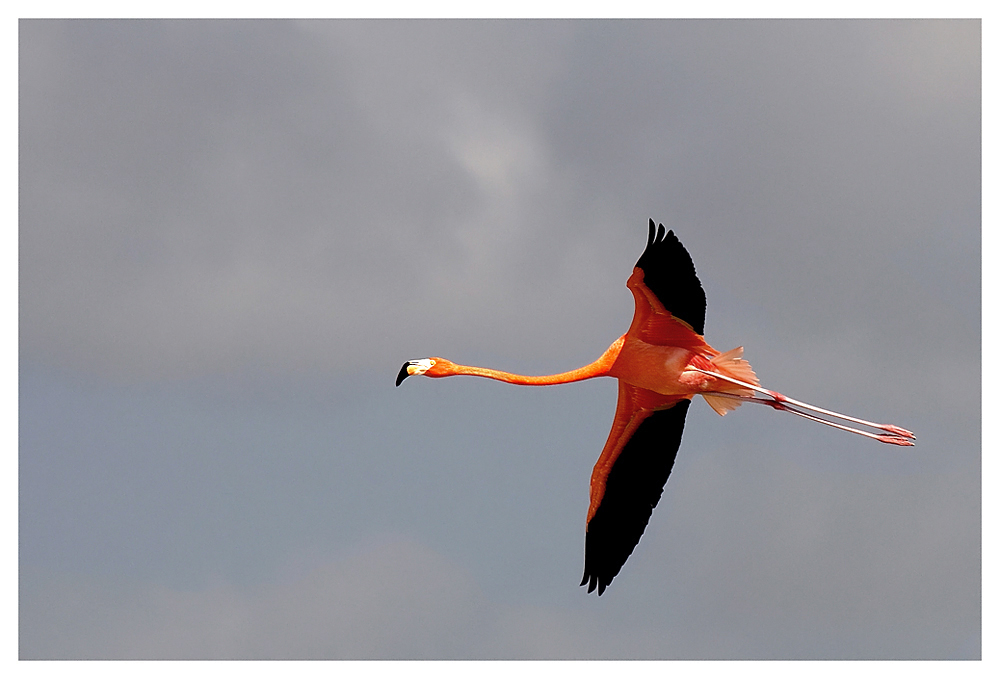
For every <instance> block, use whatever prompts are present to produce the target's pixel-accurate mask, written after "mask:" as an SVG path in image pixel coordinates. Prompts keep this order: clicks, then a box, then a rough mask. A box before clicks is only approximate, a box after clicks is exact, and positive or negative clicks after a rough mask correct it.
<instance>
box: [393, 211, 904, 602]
mask: <svg viewBox="0 0 1000 679" xmlns="http://www.w3.org/2000/svg"><path fill="white" fill-rule="evenodd" d="M626 285H627V286H628V288H629V290H631V291H632V296H633V297H634V298H635V315H634V316H633V318H632V324H631V325H630V326H629V329H628V332H626V333H625V334H624V335H622V336H621V337H619V338H618V339H617V340H615V341H614V343H613V344H612V345H611V346H610V347H608V349H607V351H605V352H604V353H603V354H602V355H601V357H600V358H598V359H597V360H596V361H594V362H593V363H591V364H589V365H585V366H583V367H582V368H577V369H576V370H570V371H569V372H564V373H559V374H557V375H543V376H527V375H515V374H513V373H508V372H503V371H500V370H493V369H490V368H478V367H475V366H467V365H459V364H457V363H452V362H451V361H449V360H447V359H444V358H439V357H436V356H435V357H431V358H422V359H418V360H412V361H407V362H406V363H404V364H403V367H402V368H401V369H400V371H399V375H398V376H397V377H396V386H397V387H398V386H399V385H400V384H401V383H402V382H403V380H404V379H406V378H407V377H409V376H410V375H424V376H426V377H451V376H452V375H474V376H477V377H486V378H489V379H492V380H499V381H501V382H509V383H511V384H523V385H531V386H535V385H548V384H565V383H568V382H577V381H579V380H587V379H591V378H594V377H614V378H617V379H618V405H617V408H616V409H615V418H614V422H613V423H612V425H611V433H610V434H609V435H608V440H607V443H605V444H604V450H603V451H602V452H601V455H600V457H599V458H598V460H597V464H596V465H594V470H593V473H592V474H591V476H590V507H589V509H588V510H587V524H586V531H587V532H586V547H585V555H584V571H583V580H582V581H581V582H580V585H581V586H583V585H587V586H588V587H587V593H588V594H589V593H591V592H593V591H594V589H595V588H596V589H597V595H598V596H601V595H602V594H604V590H605V589H606V588H607V587H608V585H609V584H610V583H611V581H612V580H613V579H614V578H615V576H616V575H618V573H619V572H620V571H621V568H622V566H623V565H624V564H625V561H626V560H627V559H628V557H629V556H630V555H631V554H632V551H633V550H634V549H635V547H636V545H637V544H638V543H639V539H640V538H641V537H642V533H643V531H644V530H645V529H646V524H647V523H648V522H649V518H650V516H651V515H652V512H653V508H654V507H656V504H657V502H659V500H660V496H661V495H662V494H663V489H664V487H665V485H666V483H667V478H668V477H669V476H670V471H671V469H672V468H673V465H674V460H675V458H676V456H677V450H678V448H679V447H680V443H681V434H682V432H683V430H684V418H685V416H686V415H687V411H688V407H689V406H690V405H691V400H692V399H693V398H694V397H695V396H696V395H699V394H700V395H701V396H702V397H703V398H704V399H705V401H706V402H707V403H708V405H709V406H711V407H712V409H713V410H715V412H717V413H718V414H719V415H725V414H726V413H727V412H728V411H730V410H733V409H735V408H737V407H739V406H740V405H742V404H744V403H757V404H762V405H766V406H770V407H771V408H774V409H775V410H778V411H781V412H786V413H793V414H795V415H798V416H800V417H804V418H807V419H809V420H812V421H814V422H820V423H822V424H826V425H829V426H831V427H836V428H837V429H841V430H844V431H848V432H852V433H854V434H860V435H862V436H866V437H868V438H871V439H874V440H876V441H880V442H882V443H889V444H894V445H897V446H912V445H913V440H914V439H915V438H916V437H915V436H914V435H913V433H912V432H910V431H907V430H906V429H903V428H901V427H897V426H895V425H891V424H876V423H874V422H868V421H866V420H862V419H859V418H856V417H851V416H849V415H842V414H840V413H836V412H833V411H831V410H826V409H824V408H818V407H816V406H812V405H809V404H808V403H803V402H802V401H797V400H795V399H792V398H789V397H787V396H785V395H784V394H781V393H779V392H777V391H772V390H770V389H765V388H763V387H762V386H761V385H760V382H759V381H758V379H757V376H756V374H755V373H754V371H753V369H752V368H751V367H750V364H749V363H748V362H747V361H745V360H744V359H743V347H737V348H735V349H731V350H729V351H727V352H725V353H720V352H719V351H717V350H715V349H713V348H712V347H711V346H709V344H708V343H707V342H705V338H704V337H703V335H704V332H705V291H704V289H702V287H701V282H700V281H699V280H698V276H697V275H696V273H695V269H694V263H693V262H692V260H691V255H689V254H688V251H687V250H686V249H685V248H684V246H683V245H681V243H680V241H679V240H678V239H677V236H675V235H674V232H673V231H668V232H666V234H664V229H663V224H660V225H659V228H658V229H657V228H656V226H655V225H654V223H653V220H652V219H650V220H649V236H648V238H647V239H646V249H645V250H644V251H643V253H642V255H641V256H640V257H639V260H638V261H637V262H636V265H635V268H634V269H633V270H632V276H631V277H630V278H629V279H628V282H627V284H626ZM806 411H809V412H806ZM813 413H815V414H813ZM821 415H823V416H827V417H829V418H834V419H837V420H840V421H841V422H850V423H853V424H857V425H861V426H864V427H868V428H871V429H874V430H876V431H877V432H880V433H873V432H869V431H864V430H862V429H857V428H855V427H851V426H849V425H847V424H841V423H838V422H833V421H830V420H829V419H825V418H824V417H821Z"/></svg>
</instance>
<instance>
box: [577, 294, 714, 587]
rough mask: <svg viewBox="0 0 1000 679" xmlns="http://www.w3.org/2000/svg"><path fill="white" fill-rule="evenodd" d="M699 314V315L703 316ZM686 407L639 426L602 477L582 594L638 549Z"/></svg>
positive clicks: (589, 530)
mask: <svg viewBox="0 0 1000 679" xmlns="http://www.w3.org/2000/svg"><path fill="white" fill-rule="evenodd" d="M703 313H704V312H703ZM690 405H691V401H689V400H687V399H683V400H681V401H679V402H678V403H677V404H676V405H674V406H672V407H670V408H667V409H666V410H656V411H653V412H652V413H651V414H650V415H648V416H647V417H646V419H645V420H643V422H642V424H640V425H639V427H638V428H637V429H636V430H635V433H634V434H633V435H632V438H630V439H629V441H628V443H626V444H625V447H624V448H623V449H622V452H621V453H620V454H619V455H618V458H617V459H616V460H615V463H614V466H613V467H612V468H611V471H610V472H608V480H607V486H606V488H605V490H604V498H603V499H602V500H601V504H600V506H599V507H598V508H597V512H596V513H595V514H594V516H593V518H591V519H590V523H588V524H587V552H586V556H585V557H584V568H583V581H582V582H581V583H580V584H581V585H585V584H588V581H589V586H588V588H587V593H588V594H589V593H590V592H593V591H594V588H597V594H598V596H600V595H601V594H604V590H605V588H606V587H607V586H608V585H609V584H611V581H612V580H613V579H614V577H615V576H616V575H618V571H620V570H621V569H622V566H623V565H624V564H625V561H626V559H628V557H629V555H630V554H631V553H632V550H633V549H635V546H636V545H637V544H639V538H641V537H642V533H643V531H644V530H646V524H647V523H649V517H650V515H652V513H653V507H655V506H656V503H657V502H659V501H660V496H661V495H662V494H663V487H664V486H665V485H666V483H667V478H668V477H669V476H670V470H671V469H673V467H674V459H676V457H677V449H678V448H680V445H681V434H682V433H683V432H684V418H685V416H686V415H687V411H688V406H690Z"/></svg>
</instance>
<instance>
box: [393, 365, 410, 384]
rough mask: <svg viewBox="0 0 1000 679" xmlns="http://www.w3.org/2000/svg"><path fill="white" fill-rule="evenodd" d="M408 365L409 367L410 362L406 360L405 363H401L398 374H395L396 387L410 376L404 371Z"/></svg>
mask: <svg viewBox="0 0 1000 679" xmlns="http://www.w3.org/2000/svg"><path fill="white" fill-rule="evenodd" d="M409 367H410V362H409V361H407V362H406V363H404V364H403V367H402V368H401V369H400V371H399V374H398V375H396V386H397V387H398V386H399V385H401V384H402V383H403V380H405V379H406V378H407V377H409V376H410V373H408V372H406V369H407V368H409Z"/></svg>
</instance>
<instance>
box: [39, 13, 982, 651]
mask: <svg viewBox="0 0 1000 679" xmlns="http://www.w3.org/2000/svg"><path fill="white" fill-rule="evenodd" d="M19 56H20V84H19V87H20V121H19V122H20V137H19V145H20V194H19V201H20V243H19V245H20V319H19V320H20V423H19V424H20V486H19V490H20V585H21V589H20V653H21V656H22V657H26V658H28V657H30V658H56V657H57V658H121V657H140V658H151V657H155V658H168V657H169V658H175V657H176V658H210V657H227V658H231V657H237V658H262V657H268V658H272V657H273V658H285V657H289V658H311V657H319V658H481V657H489V658H633V657H634V658H972V657H979V656H980V610H981V607H980V591H981V590H980V576H981V572H980V529H981V523H980V503H981V493H980V488H981V485H980V483H981V479H980V417H979V413H980V398H979V397H980V368H981V365H980V364H981V362H980V319H981V314H980V304H981V295H980V234H981V231H980V224H981V217H980V195H981V178H980V126H981V117H980V111H981V95H980V74H981V71H980V24H979V23H978V22H973V21H966V22H962V21H888V22H883V21H854V22H852V21H811V22H808V21H807V22H803V21H547V22H546V21H482V22H469V21H446V22H440V21H420V22H360V21H325V22H287V21H282V22H253V21H221V22H207V21H200V22H179V21H128V22H125V21H112V22H107V21H72V22H63V21H22V22H21V24H20V55H19ZM650 217H652V218H654V219H656V220H657V221H660V222H663V223H664V225H666V226H667V227H668V228H672V229H674V230H675V232H676V233H677V235H678V237H679V238H680V239H681V241H682V242H683V243H684V244H685V246H686V247H687V249H688V250H689V251H690V252H691V254H692V256H693V258H694V261H695V265H696V267H697V269H698V273H699V276H700V277H701V280H702V283H703V285H704V287H705V289H706V292H707V295H708V314H707V321H706V337H707V339H708V341H709V342H711V343H712V344H713V345H714V346H715V347H716V348H718V349H720V350H726V349H729V348H732V347H733V346H737V345H741V344H742V345H744V346H745V347H746V357H747V358H748V359H749V361H750V362H751V364H752V365H753V366H754V368H755V369H756V371H757V374H758V376H759V377H760V378H761V380H762V381H763V383H764V384H765V385H767V386H770V387H772V388H776V389H780V390H782V391H783V392H785V393H787V394H789V395H792V396H795V397H798V398H802V399H804V400H807V401H809V402H812V403H817V404H820V405H824V406H828V407H831V408H834V409H836V410H841V411H844V412H848V413H852V414H855V415H859V416H862V417H866V418H871V419H875V420H879V421H887V422H893V423H896V424H899V425H902V426H904V427H907V428H910V429H913V430H914V431H916V433H917V435H918V446H917V447H916V448H912V449H907V450H904V449H898V448H893V447H889V446H879V445H877V444H875V443H870V442H868V441H866V440H863V439H861V438H860V437H854V436H850V435H848V434H844V433H841V432H836V431H833V430H825V429H826V428H820V427H817V426H814V425H810V424H809V423H806V422H804V421H801V420H798V419H796V418H791V417H785V416H782V415H779V414H777V413H774V412H772V411H770V410H768V409H762V408H756V409H755V408H753V407H745V408H742V409H740V410H739V411H737V412H734V413H732V414H730V415H728V416H727V417H726V418H725V419H720V418H719V417H718V416H717V415H715V414H714V413H713V412H711V410H710V408H708V406H707V405H706V404H704V403H703V402H701V401H696V403H695V404H694V405H693V406H692V408H691V412H690V414H689V415H688V423H687V427H686V431H685V437H684V442H683V444H682V447H681V451H680V453H679V455H678V459H677V464H676V466H675V468H674V472H673V475H672V477H671V479H670V481H669V482H668V484H667V488H666V491H665V493H664V496H663V499H662V500H661V502H660V504H659V506H658V507H657V509H656V511H655V512H654V514H653V518H652V520H651V522H650V525H649V528H648V529H647V531H646V534H645V536H644V537H643V539H642V541H641V542H640V544H639V547H638V548H637V550H636V552H635V553H634V554H633V556H632V557H631V559H630V560H629V561H628V563H627V564H626V565H625V567H624V569H623V570H622V572H621V574H620V575H619V576H618V577H617V578H616V579H615V581H614V583H613V584H612V586H611V588H610V589H609V590H608V591H607V592H606V593H605V595H604V596H603V597H601V598H600V599H598V598H597V597H595V596H590V597H588V596H586V594H585V593H584V590H583V589H581V588H578V587H577V583H578V582H579V578H580V576H581V574H582V568H583V544H584V530H583V529H584V519H585V516H586V507H587V497H588V496H587V483H588V480H589V476H590V471H591V467H592V466H593V464H594V462H595V461H596V458H597V455H598V454H599V452H600V450H601V447H602V446H603V443H604V440H605V438H606V436H607V430H608V427H609V426H610V423H611V419H612V416H613V412H614V403H615V385H614V382H613V380H598V381H593V382H588V383H581V384H574V385H565V386H561V387H552V388H544V389H542V388H539V389H526V388H518V387H513V386H510V385H503V384H496V383H492V382H488V381H485V380H476V379H471V378H469V379H463V378H456V379H453V380H443V381H430V380H410V381H407V382H406V383H405V384H404V385H403V386H402V387H400V388H399V389H394V388H393V387H392V381H393V378H394V376H395V374H396V371H398V369H399V366H400V364H401V363H402V362H403V361H404V360H406V359H410V358H419V357H424V356H429V355H440V356H446V357H448V358H451V359H453V360H456V361H460V362H462V363H471V364H478V365H488V366H491V367H497V368H502V369H507V370H512V371H517V372H524V373H551V372H560V371H563V370H568V369H570V368H573V367H577V366H579V365H582V364H584V363H587V362H589V361H591V360H593V359H594V358H596V357H597V356H598V355H600V353H601V352H602V351H603V350H604V349H605V348H606V347H607V345H608V344H610V343H611V342H612V341H613V340H614V339H615V338H616V337H617V336H618V335H620V334H621V333H622V332H624V331H625V330H626V329H627V327H628V323H629V321H630V319H631V315H632V299H631V295H630V294H629V292H628V290H627V289H626V288H625V280H626V279H627V278H628V275H629V274H630V272H631V269H632V266H633V265H634V263H635V260H636V259H637V258H638V256H639V254H640V252H641V250H642V247H643V245H644V243H645V236H646V231H645V229H646V221H647V219H648V218H650Z"/></svg>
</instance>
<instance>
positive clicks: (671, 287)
mask: <svg viewBox="0 0 1000 679" xmlns="http://www.w3.org/2000/svg"><path fill="white" fill-rule="evenodd" d="M635 265H636V266H637V267H639V268H640V269H642V271H643V283H644V284H645V285H646V287H647V288H649V290H650V292H652V293H653V294H654V295H656V297H657V299H659V300H660V303H661V304H663V308H664V309H666V310H667V311H669V312H670V313H671V314H673V316H674V317H675V318H679V319H681V320H682V321H684V322H685V323H687V324H688V325H690V326H691V327H692V328H693V329H694V331H695V332H696V333H698V334H699V335H704V334H705V290H704V289H703V288H702V287H701V281H699V280H698V276H697V274H696V273H695V271H694V262H692V261H691V255H689V254H688V251H687V250H685V249H684V246H683V245H681V242H680V241H679V240H677V236H675V235H674V232H673V231H668V232H667V233H666V234H664V233H663V224H660V228H659V229H657V228H656V227H655V226H654V225H653V220H652V219H650V220H649V238H648V239H647V240H646V249H645V250H644V251H643V253H642V256H640V257H639V261H638V262H636V263H635Z"/></svg>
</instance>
